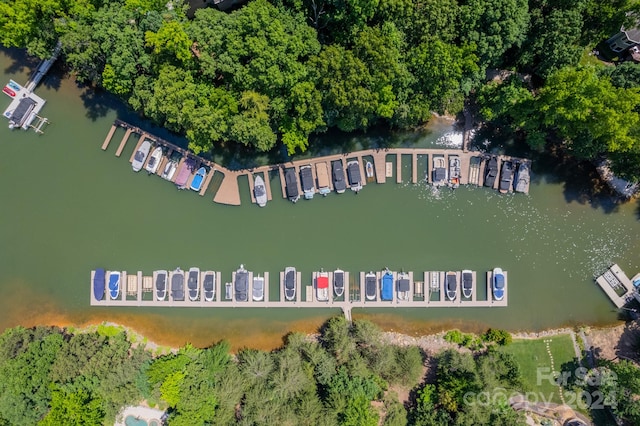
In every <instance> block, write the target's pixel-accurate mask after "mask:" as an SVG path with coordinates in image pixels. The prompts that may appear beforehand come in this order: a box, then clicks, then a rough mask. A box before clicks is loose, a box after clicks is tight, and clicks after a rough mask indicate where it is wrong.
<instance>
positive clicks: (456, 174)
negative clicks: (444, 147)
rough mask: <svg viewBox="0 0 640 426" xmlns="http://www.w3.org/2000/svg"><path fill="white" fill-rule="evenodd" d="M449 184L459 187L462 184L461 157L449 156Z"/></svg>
mask: <svg viewBox="0 0 640 426" xmlns="http://www.w3.org/2000/svg"><path fill="white" fill-rule="evenodd" d="M449 186H450V187H451V188H457V187H459V186H460V157H458V156H457V155H450V156H449Z"/></svg>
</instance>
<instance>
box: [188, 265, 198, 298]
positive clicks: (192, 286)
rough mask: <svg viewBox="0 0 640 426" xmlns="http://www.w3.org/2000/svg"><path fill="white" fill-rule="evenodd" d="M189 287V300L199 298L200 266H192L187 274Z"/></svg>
mask: <svg viewBox="0 0 640 426" xmlns="http://www.w3.org/2000/svg"><path fill="white" fill-rule="evenodd" d="M187 289H188V290H189V300H191V301H192V302H193V301H195V300H198V296H200V268H190V269H189V272H188V274H187Z"/></svg>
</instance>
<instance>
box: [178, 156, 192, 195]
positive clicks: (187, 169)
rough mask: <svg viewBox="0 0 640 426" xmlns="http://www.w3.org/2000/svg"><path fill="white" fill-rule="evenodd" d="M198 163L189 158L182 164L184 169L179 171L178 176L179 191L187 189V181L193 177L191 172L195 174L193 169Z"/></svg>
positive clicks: (181, 168)
mask: <svg viewBox="0 0 640 426" xmlns="http://www.w3.org/2000/svg"><path fill="white" fill-rule="evenodd" d="M195 165H196V162H195V160H193V159H192V158H187V159H186V160H185V162H184V163H182V167H180V169H179V170H178V176H176V180H175V184H176V186H177V187H178V189H184V188H186V187H187V181H188V180H189V176H191V172H193V168H194V167H195Z"/></svg>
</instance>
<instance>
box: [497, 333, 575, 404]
mask: <svg viewBox="0 0 640 426" xmlns="http://www.w3.org/2000/svg"><path fill="white" fill-rule="evenodd" d="M545 340H550V342H549V350H550V351H551V354H552V355H553V361H554V365H553V367H554V369H555V371H556V372H558V373H560V374H562V365H563V364H565V363H568V362H571V361H573V359H574V358H575V351H574V350H573V343H572V341H571V336H569V335H568V334H562V335H558V336H552V337H545V338H542V339H514V340H513V343H511V344H510V345H507V346H505V347H503V348H501V350H502V351H504V352H507V353H510V354H512V355H513V356H514V357H515V358H516V360H517V361H518V364H520V369H521V371H522V376H523V379H524V382H525V386H526V389H527V390H529V391H531V392H535V393H536V395H540V396H539V401H538V402H542V401H541V400H540V399H542V397H544V398H545V399H547V401H548V402H555V403H558V404H560V403H562V401H561V399H560V395H559V393H558V386H556V385H555V384H554V383H553V381H552V380H550V379H547V377H549V376H551V368H552V366H551V359H550V358H549V354H548V353H547V345H546V344H545ZM545 368H546V370H544V369H545ZM538 369H540V371H539V370H538ZM566 373H567V374H571V375H573V374H574V372H573V371H567V372H566ZM565 396H566V395H565Z"/></svg>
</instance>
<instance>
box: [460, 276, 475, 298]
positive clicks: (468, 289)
mask: <svg viewBox="0 0 640 426" xmlns="http://www.w3.org/2000/svg"><path fill="white" fill-rule="evenodd" d="M472 292H473V272H471V271H470V270H468V269H464V270H463V271H462V296H463V297H466V298H467V299H469V298H471V293H472Z"/></svg>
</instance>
